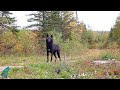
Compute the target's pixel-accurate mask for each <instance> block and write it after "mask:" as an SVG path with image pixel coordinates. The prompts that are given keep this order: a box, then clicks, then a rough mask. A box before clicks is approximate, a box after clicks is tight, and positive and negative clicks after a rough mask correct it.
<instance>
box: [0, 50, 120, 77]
mask: <svg viewBox="0 0 120 90" xmlns="http://www.w3.org/2000/svg"><path fill="white" fill-rule="evenodd" d="M119 53H120V50H108V49H88V50H87V51H84V52H80V55H72V56H65V57H64V56H62V62H61V63H60V62H59V61H57V62H56V63H55V62H54V60H53V62H49V63H46V56H36V55H35V56H12V55H11V56H9V55H8V56H7V55H6V56H2V57H0V62H1V63H0V66H24V67H23V68H12V69H10V71H9V73H8V77H9V78H10V79H114V78H115V79H119V78H120V69H119V67H120V64H119V63H117V64H112V65H111V64H109V65H93V64H92V63H91V62H93V61H94V60H102V59H105V60H108V59H112V58H113V59H114V58H115V60H117V61H118V62H119V61H120V56H119ZM64 59H65V60H64ZM59 70H60V71H59Z"/></svg>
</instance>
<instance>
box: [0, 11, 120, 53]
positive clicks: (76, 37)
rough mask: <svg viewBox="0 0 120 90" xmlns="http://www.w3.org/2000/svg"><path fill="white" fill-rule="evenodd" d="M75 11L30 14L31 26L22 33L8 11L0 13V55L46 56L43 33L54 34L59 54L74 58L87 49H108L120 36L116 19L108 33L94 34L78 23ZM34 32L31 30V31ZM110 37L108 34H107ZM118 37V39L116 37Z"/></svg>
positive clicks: (34, 12) (44, 35)
mask: <svg viewBox="0 0 120 90" xmlns="http://www.w3.org/2000/svg"><path fill="white" fill-rule="evenodd" d="M74 13H75V12H74V11H33V12H32V13H31V14H30V15H29V17H30V18H29V19H28V22H34V24H31V25H29V26H27V27H26V28H24V29H18V28H17V27H18V26H17V25H16V24H15V22H16V18H15V17H12V13H10V12H9V11H0V55H5V54H15V55H31V54H35V55H36V54H42V55H43V54H45V53H46V52H45V50H46V48H45V37H46V33H49V34H53V36H54V37H53V38H54V43H58V44H59V45H60V47H61V50H62V52H63V53H62V54H64V53H67V54H71V52H72V53H74V54H77V53H79V52H80V51H82V50H85V49H87V48H89V49H92V48H101V49H102V48H106V47H108V46H109V47H110V45H111V44H109V43H113V42H114V41H115V42H116V43H117V45H120V43H119V39H118V38H117V39H116V38H115V36H116V34H118V33H116V34H115V32H119V31H118V29H120V28H119V25H117V24H118V22H119V20H118V18H117V21H116V25H117V26H116V25H115V26H114V27H113V28H112V29H111V32H95V31H92V30H90V29H88V28H87V27H86V25H85V23H84V22H81V23H78V21H77V20H76V18H75V15H74ZM32 27H33V28H34V27H35V29H34V30H31V29H30V28H32ZM109 33H110V34H109ZM119 35H120V34H118V35H117V37H119Z"/></svg>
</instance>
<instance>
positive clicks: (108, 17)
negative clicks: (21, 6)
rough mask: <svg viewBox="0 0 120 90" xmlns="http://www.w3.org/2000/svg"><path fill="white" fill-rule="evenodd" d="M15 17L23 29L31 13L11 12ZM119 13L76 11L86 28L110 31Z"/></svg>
mask: <svg viewBox="0 0 120 90" xmlns="http://www.w3.org/2000/svg"><path fill="white" fill-rule="evenodd" d="M11 12H12V13H13V15H14V16H15V17H17V20H18V21H17V25H18V26H21V27H25V26H27V25H29V24H30V23H28V22H27V19H28V18H29V16H26V15H28V14H30V13H31V11H11ZM119 14H120V11H78V18H79V21H80V22H84V23H85V24H86V25H87V27H88V26H89V28H91V29H92V30H99V31H103V30H104V31H110V28H111V27H112V26H113V25H114V24H115V20H116V18H117V16H118V15H119Z"/></svg>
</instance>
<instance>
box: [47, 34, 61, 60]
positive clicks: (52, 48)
mask: <svg viewBox="0 0 120 90" xmlns="http://www.w3.org/2000/svg"><path fill="white" fill-rule="evenodd" d="M46 50H47V62H48V61H49V53H51V61H52V56H53V55H54V56H55V62H56V59H57V57H56V53H57V56H58V58H59V60H60V61H61V58H60V47H59V45H57V44H53V35H51V36H49V35H48V34H47V36H46Z"/></svg>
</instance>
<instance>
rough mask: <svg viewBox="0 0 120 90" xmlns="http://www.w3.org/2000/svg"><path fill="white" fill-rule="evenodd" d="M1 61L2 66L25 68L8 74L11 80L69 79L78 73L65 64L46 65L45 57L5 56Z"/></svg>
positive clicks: (50, 63)
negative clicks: (58, 70) (57, 71)
mask: <svg viewBox="0 0 120 90" xmlns="http://www.w3.org/2000/svg"><path fill="white" fill-rule="evenodd" d="M0 61H1V62H2V63H1V65H0V66H24V67H23V68H13V69H11V70H10V71H9V74H8V77H9V78H11V79H59V78H65V79H69V78H70V75H72V74H74V73H76V72H75V70H73V68H72V67H71V66H69V65H67V64H64V63H63V62H62V63H61V64H60V63H59V62H57V63H54V61H53V62H49V63H46V57H44V56H29V57H24V56H23V57H17V56H5V57H1V58H0ZM59 68H60V70H61V72H60V73H59V74H57V73H56V72H55V70H57V69H59Z"/></svg>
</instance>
